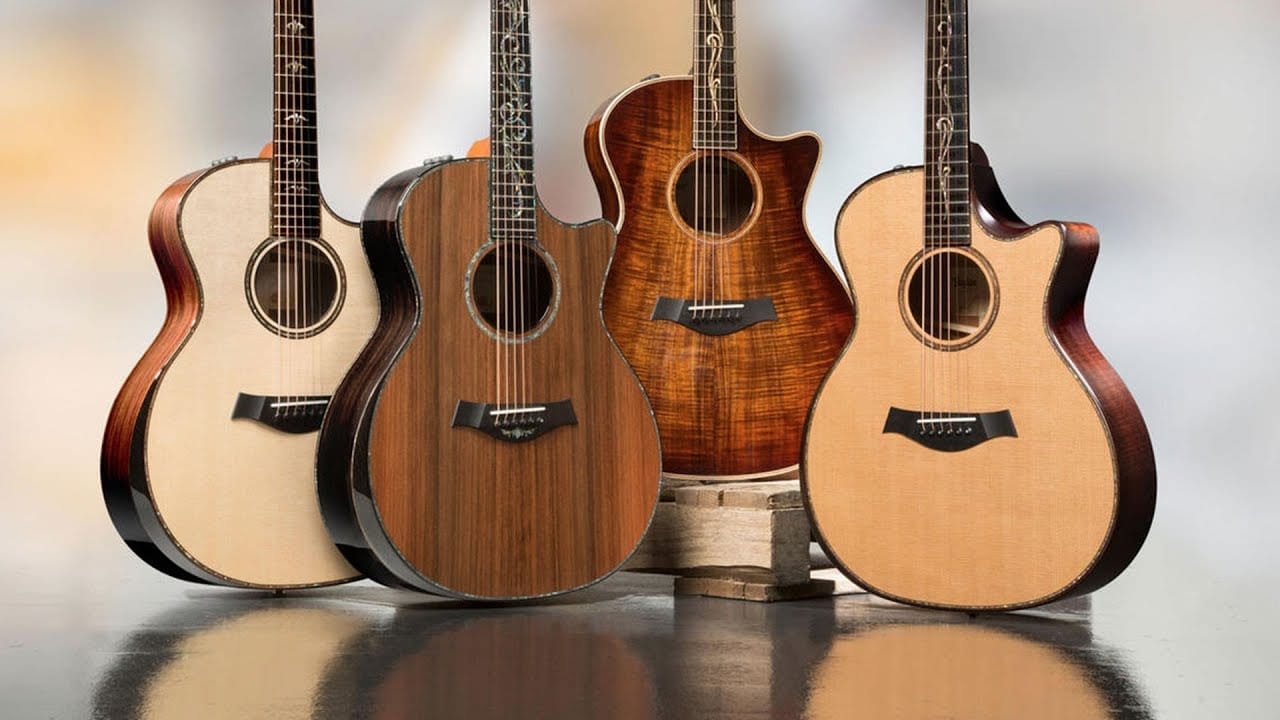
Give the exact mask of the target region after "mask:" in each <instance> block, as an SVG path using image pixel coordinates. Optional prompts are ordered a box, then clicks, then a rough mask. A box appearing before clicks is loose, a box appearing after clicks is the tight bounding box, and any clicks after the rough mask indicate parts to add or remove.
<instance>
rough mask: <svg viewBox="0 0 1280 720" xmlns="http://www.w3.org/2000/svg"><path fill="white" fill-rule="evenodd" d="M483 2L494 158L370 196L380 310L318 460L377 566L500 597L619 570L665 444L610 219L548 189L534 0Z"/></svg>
mask: <svg viewBox="0 0 1280 720" xmlns="http://www.w3.org/2000/svg"><path fill="white" fill-rule="evenodd" d="M492 14H493V17H492V21H493V25H492V38H493V40H492V42H493V47H492V63H493V66H492V78H491V79H492V99H493V106H492V131H491V141H492V142H491V145H492V155H493V156H492V158H491V159H488V160H483V159H480V160H465V161H457V162H446V163H443V164H438V165H433V166H431V167H428V168H425V169H424V168H418V169H416V170H413V171H410V172H407V173H404V174H403V175H401V176H399V177H397V178H395V179H393V180H391V181H389V182H388V183H387V184H386V185H384V186H383V188H382V189H381V190H379V191H378V193H377V194H376V195H375V196H374V198H373V200H372V201H371V202H370V204H369V207H368V210H367V211H366V214H365V223H364V242H365V247H366V249H367V251H368V254H369V257H370V259H371V262H372V263H373V267H374V271H375V274H376V275H377V278H378V285H379V288H380V291H381V296H382V322H381V324H380V325H379V327H378V330H377V332H376V333H375V336H374V339H373V340H372V341H371V343H370V345H369V347H368V348H367V349H366V351H365V353H364V354H363V355H362V356H361V358H360V360H359V362H358V363H357V364H356V367H355V368H354V369H353V371H352V373H351V375H350V376H349V377H348V378H347V380H346V381H345V382H344V383H343V385H342V387H341V388H340V389H339V391H338V392H337V394H336V396H335V398H334V403H333V409H332V411H331V412H330V415H329V417H328V419H327V420H326V422H325V428H324V431H323V432H322V438H321V456H320V464H319V469H320V487H321V492H322V503H323V505H324V507H325V518H326V520H327V522H328V524H329V527H330V529H331V530H332V532H333V535H334V537H335V539H336V540H337V541H338V542H339V544H340V546H341V547H342V549H343V551H344V552H345V553H346V554H347V557H348V558H350V559H351V560H352V561H353V562H354V563H355V564H356V565H357V566H359V567H360V568H361V569H363V570H365V571H366V572H368V573H369V574H370V575H371V576H373V577H374V578H376V579H378V580H381V581H382V582H384V583H387V584H391V585H400V586H406V587H410V588H414V589H418V590H425V591H429V592H435V593H441V594H445V595H451V596H455V597H460V598H468V599H481V600H509V599H519V598H533V597H542V596H547V595H553V594H556V593H561V592H565V591H569V590H574V589H577V588H580V587H583V586H586V585H588V584H591V583H593V582H595V581H597V580H599V579H601V578H603V577H605V576H607V575H608V574H610V573H611V572H613V571H614V570H615V569H617V568H618V567H619V566H620V565H621V564H622V563H623V562H624V561H625V560H626V559H627V558H628V557H629V556H630V555H631V553H632V552H633V550H634V549H635V547H636V546H637V545H638V544H639V542H640V539H641V538H642V537H643V535H644V533H645V530H646V529H647V527H648V525H649V521H650V519H651V517H652V516H653V512H654V509H655V507H656V503H657V497H658V482H659V475H660V463H661V458H660V451H659V447H658V435H657V427H656V425H655V423H654V421H653V415H652V413H651V411H650V409H649V404H648V402H647V401H646V399H645V396H644V392H643V391H642V390H641V388H640V384H639V382H638V381H637V380H636V377H635V375H634V374H633V373H632V371H631V369H630V368H629V367H628V366H627V364H626V362H625V361H624V360H623V358H622V356H621V355H620V354H619V353H618V350H617V348H615V347H614V345H613V342H612V341H611V340H610V338H609V334H608V333H607V332H606V330H605V326H604V322H603V320H602V319H601V317H600V309H599V308H600V294H601V289H602V285H603V282H604V278H605V274H606V272H607V271H608V269H609V261H610V257H611V256H612V253H613V245H614V234H613V230H612V229H611V228H610V227H609V225H608V224H607V223H604V222H596V223H592V224H590V225H585V226H580V227H570V226H566V225H564V224H562V223H560V222H559V221H557V220H556V219H555V218H552V217H551V216H550V215H548V214H547V213H546V211H545V210H544V209H543V208H542V206H541V205H540V203H539V202H538V199H537V193H536V189H535V183H534V166H533V155H534V153H533V112H532V96H531V92H530V90H531V74H530V70H531V67H530V53H529V10H528V0H494V2H493V4H492Z"/></svg>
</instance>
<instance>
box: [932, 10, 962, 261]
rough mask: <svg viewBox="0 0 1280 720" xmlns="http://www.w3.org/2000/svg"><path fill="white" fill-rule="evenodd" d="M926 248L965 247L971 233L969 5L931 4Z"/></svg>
mask: <svg viewBox="0 0 1280 720" xmlns="http://www.w3.org/2000/svg"><path fill="white" fill-rule="evenodd" d="M928 3H929V13H928V15H929V27H928V36H927V40H926V43H927V47H928V69H929V70H928V72H929V81H928V90H927V91H926V94H925V97H926V99H927V101H926V103H927V107H926V114H925V117H926V126H925V183H926V184H925V244H926V245H927V246H929V247H948V246H963V245H968V244H969V243H970V232H969V15H968V0H928Z"/></svg>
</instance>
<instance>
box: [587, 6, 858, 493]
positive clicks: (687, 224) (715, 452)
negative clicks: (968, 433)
mask: <svg viewBox="0 0 1280 720" xmlns="http://www.w3.org/2000/svg"><path fill="white" fill-rule="evenodd" d="M695 6H696V11H695V14H696V19H697V23H696V25H697V28H696V30H697V31H696V44H695V47H694V74H693V77H673V78H661V79H657V80H651V81H646V82H642V83H640V84H639V85H636V86H635V87H633V88H631V89H630V90H627V91H626V92H624V93H623V94H622V95H620V96H619V97H617V98H616V99H614V100H613V101H612V102H610V103H608V104H607V105H606V106H605V108H604V109H603V110H602V111H601V112H600V113H599V114H598V115H597V116H596V118H594V119H593V121H592V122H591V125H590V126H589V127H588V129H587V137H586V149H587V158H588V161H589V164H590V166H591V170H592V174H593V175H594V177H595V180H596V185H597V187H598V189H599V191H600V197H601V202H602V204H603V205H604V210H605V217H606V218H607V219H609V220H611V221H612V222H613V223H614V224H615V225H616V226H617V228H618V251H617V255H616V257H615V258H614V265H613V271H612V272H611V273H610V275H609V282H608V284H607V285H606V288H605V297H604V315H605V322H606V324H607V325H608V326H609V330H610V332H612V333H613V337H614V339H615V340H616V341H617V343H618V346H619V347H620V348H621V349H622V352H623V354H625V355H626V356H627V359H628V360H629V361H630V362H631V364H632V365H633V366H634V367H635V368H636V372H637V373H638V374H639V376H640V380H641V382H642V383H643V384H644V387H645V389H646V390H647V391H648V393H649V398H650V400H651V401H652V402H653V406H654V412H655V414H656V415H657V417H658V426H659V428H660V430H661V433H662V445H663V451H664V457H663V460H664V470H665V472H666V473H667V474H668V475H676V476H744V477H759V476H769V475H777V474H780V473H782V472H784V471H787V470H790V469H792V468H794V467H795V466H796V464H797V463H798V462H799V458H800V442H801V435H802V432H803V426H804V419H805V415H806V413H807V412H808V410H809V406H810V404H811V403H812V401H813V396H814V393H815V392H816V390H817V388H818V384H819V382H821V380H822V376H823V375H824V374H825V373H826V371H827V369H828V368H829V367H830V366H831V363H832V362H833V361H834V360H835V358H836V355H837V354H838V353H839V352H840V348H841V347H842V346H843V345H844V342H845V340H846V338H848V336H849V332H850V329H851V327H852V323H853V307H852V304H851V302H850V300H849V296H848V293H847V291H846V290H845V288H844V286H843V285H842V284H841V282H840V279H839V277H838V276H837V275H836V274H835V272H834V271H833V270H832V268H831V266H830V265H829V264H828V263H827V261H826V259H825V258H824V257H823V256H822V254H821V252H820V251H819V250H818V249H817V247H815V245H814V243H813V240H812V238H810V236H809V234H808V230H807V229H806V227H805V220H804V205H805V198H806V195H807V194H808V188H809V184H810V182H811V180H812V178H813V172H814V169H815V167H816V165H817V162H818V155H819V142H818V139H817V138H816V137H815V136H813V135H797V136H794V137H792V138H787V139H781V140H779V139H773V138H766V137H763V136H761V135H759V134H758V133H756V132H755V131H754V130H753V129H751V127H750V126H749V125H747V124H746V122H745V121H744V120H743V119H742V118H741V117H740V116H739V114H738V104H737V97H738V93H737V80H736V74H735V71H734V60H735V56H736V53H737V46H736V41H735V40H734V0H695Z"/></svg>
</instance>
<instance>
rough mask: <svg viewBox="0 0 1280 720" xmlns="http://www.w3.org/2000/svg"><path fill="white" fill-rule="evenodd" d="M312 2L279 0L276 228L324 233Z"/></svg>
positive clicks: (304, 235) (302, 234)
mask: <svg viewBox="0 0 1280 720" xmlns="http://www.w3.org/2000/svg"><path fill="white" fill-rule="evenodd" d="M313 7H314V3H313V0H276V2H275V118H274V126H275V134H274V142H275V146H274V153H275V154H274V158H273V161H272V180H273V183H274V189H275V192H274V208H273V213H272V231H273V232H274V234H275V235H276V236H277V237H282V238H295V239H308V238H318V237H319V236H320V171H319V168H318V167H317V159H318V152H317V147H316V62H315V56H316V53H315V22H314V11H313Z"/></svg>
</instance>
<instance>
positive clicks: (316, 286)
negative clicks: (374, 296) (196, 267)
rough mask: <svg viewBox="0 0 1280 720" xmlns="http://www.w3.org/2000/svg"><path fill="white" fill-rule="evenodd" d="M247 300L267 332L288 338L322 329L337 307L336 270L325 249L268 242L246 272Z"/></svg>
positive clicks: (335, 262)
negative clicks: (247, 281)
mask: <svg viewBox="0 0 1280 720" xmlns="http://www.w3.org/2000/svg"><path fill="white" fill-rule="evenodd" d="M248 285H249V300H250V303H251V304H252V306H253V309H254V313H255V314H256V315H257V316H258V319H259V320H260V321H261V322H262V323H263V324H264V325H266V326H267V329H269V330H271V331H272V332H276V333H278V334H282V335H286V336H288V337H293V338H301V337H310V336H312V335H315V334H317V333H320V332H322V331H324V329H325V328H327V327H328V326H329V324H330V323H332V322H333V320H334V319H335V318H336V317H337V315H338V311H339V310H340V309H341V306H342V296H343V287H342V285H343V283H342V269H341V267H340V266H339V264H338V260H337V258H336V257H335V256H334V255H333V253H332V251H331V250H330V249H329V248H328V246H327V245H324V244H323V243H321V242H318V241H314V240H273V241H271V242H270V243H268V244H267V245H266V246H264V247H263V248H262V249H260V250H259V251H258V254H257V257H256V258H255V260H254V262H253V264H252V265H251V269H250V278H249V283H248Z"/></svg>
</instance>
